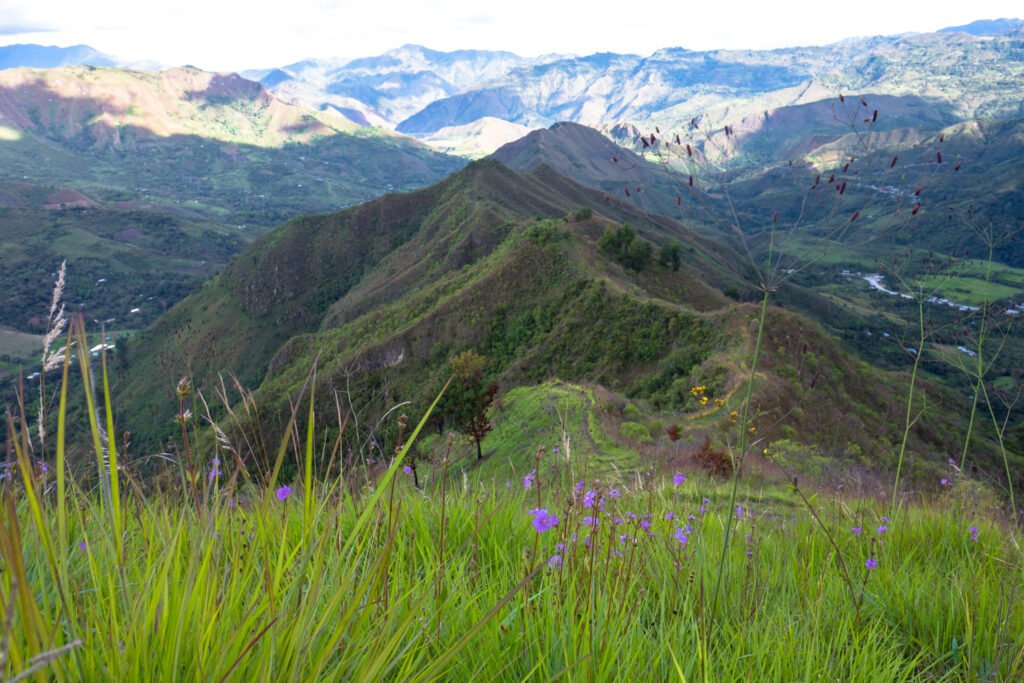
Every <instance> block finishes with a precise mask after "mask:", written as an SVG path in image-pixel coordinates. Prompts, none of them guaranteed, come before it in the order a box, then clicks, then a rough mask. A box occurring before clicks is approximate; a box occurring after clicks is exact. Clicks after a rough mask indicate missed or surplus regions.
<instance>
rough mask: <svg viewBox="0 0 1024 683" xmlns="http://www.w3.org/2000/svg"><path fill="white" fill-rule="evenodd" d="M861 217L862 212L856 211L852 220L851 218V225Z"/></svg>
mask: <svg viewBox="0 0 1024 683" xmlns="http://www.w3.org/2000/svg"><path fill="white" fill-rule="evenodd" d="M859 217H860V211H854V212H853V217H852V218H850V222H851V223H852V222H854V221H855V220H857V219H858V218H859Z"/></svg>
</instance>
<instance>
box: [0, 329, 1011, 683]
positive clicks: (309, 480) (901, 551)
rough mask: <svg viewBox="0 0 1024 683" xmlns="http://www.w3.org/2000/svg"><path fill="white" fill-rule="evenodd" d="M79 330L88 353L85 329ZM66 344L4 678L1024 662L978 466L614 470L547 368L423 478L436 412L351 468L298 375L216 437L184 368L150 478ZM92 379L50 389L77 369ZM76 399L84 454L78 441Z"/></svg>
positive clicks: (7, 556) (856, 675) (893, 677)
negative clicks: (295, 391)
mask: <svg viewBox="0 0 1024 683" xmlns="http://www.w3.org/2000/svg"><path fill="white" fill-rule="evenodd" d="M75 336H76V338H77V339H78V340H79V344H78V346H79V349H78V350H79V354H82V353H84V351H83V348H84V345H85V343H86V337H85V333H84V329H83V328H82V326H81V325H79V326H78V327H77V329H76V330H75ZM766 337H770V335H766ZM68 366H69V364H65V366H64V380H63V382H62V383H60V384H59V386H60V391H59V392H58V397H57V398H58V408H57V409H56V411H55V417H56V420H55V421H56V422H57V423H58V424H57V428H56V430H55V431H53V432H51V440H50V441H48V442H47V443H48V446H47V448H46V449H43V448H42V447H39V449H38V450H36V452H35V453H33V452H31V451H30V449H29V447H28V439H30V438H35V432H34V431H33V432H31V433H30V432H28V431H24V432H22V431H19V430H18V426H17V425H19V424H22V425H23V424H27V421H26V418H25V417H24V416H21V419H20V420H19V421H18V422H17V423H16V422H14V421H8V443H9V444H10V448H11V449H12V450H13V451H14V454H15V460H14V463H13V464H14V467H12V468H11V469H9V470H8V471H7V472H6V473H5V474H7V475H9V476H5V478H4V481H3V492H2V497H3V505H2V507H0V568H2V569H3V572H2V574H0V613H2V614H3V616H4V621H5V624H8V626H6V627H5V631H4V632H5V638H4V640H3V641H2V647H3V654H4V658H3V660H2V666H0V668H2V674H3V675H4V677H5V678H7V679H15V680H27V679H33V680H39V681H45V680H54V681H79V680H151V681H161V680H167V681H178V680H214V681H227V680H244V681H249V680H255V681H308V680H318V681H320V680H323V681H350V680H360V681H364V680H365V681H379V680H388V681H390V680H396V681H397V680H401V681H437V680H460V681H461V680H491V681H523V680H555V679H561V680H568V681H577V680H578V681H604V680H635V678H636V676H637V675H639V674H640V673H641V672H642V674H643V675H644V676H646V677H648V678H650V679H651V680H659V681H660V680H666V681H667V680H680V681H690V680H693V681H698V680H699V681H718V680H816V679H822V678H827V679H833V678H838V679H840V680H844V681H845V680H848V681H872V682H875V681H966V680H978V679H991V680H1007V681H1009V680H1019V679H1020V678H1021V676H1024V602H1022V601H1021V600H1020V590H1021V586H1022V585H1024V553H1022V550H1021V545H1020V541H1021V538H1020V536H1019V531H1018V530H1016V529H1013V530H1011V529H1009V528H1007V527H1006V526H1004V525H1001V524H1000V522H999V517H998V508H997V506H996V505H994V504H993V503H992V498H991V497H990V496H991V494H989V493H987V492H986V489H985V488H984V487H983V486H981V485H979V484H978V483H976V482H974V481H972V480H970V479H968V478H961V477H960V476H958V475H950V476H951V477H953V478H954V485H953V487H952V488H943V489H942V490H941V493H937V494H932V495H930V496H926V497H920V496H918V497H917V498H915V502H914V503H913V504H910V503H906V504H904V505H902V506H901V507H900V509H899V510H898V514H896V513H893V512H889V514H890V515H892V516H893V519H892V521H890V520H889V519H888V518H885V517H884V516H883V515H884V513H885V506H884V505H883V504H882V503H880V502H878V501H875V500H872V499H869V498H863V497H859V496H857V495H853V494H851V495H848V494H845V493H843V492H839V491H835V490H832V491H830V492H829V493H827V494H826V493H824V492H819V493H818V494H815V493H813V492H812V491H810V490H807V491H805V490H803V489H799V490H798V489H796V488H795V487H781V486H770V485H767V484H765V483H763V480H762V479H760V477H759V476H757V475H756V474H753V473H751V474H749V475H746V476H744V477H743V478H742V479H733V480H732V481H728V482H727V481H721V480H713V479H708V478H707V477H705V476H703V475H702V474H700V473H699V472H697V471H695V470H690V471H685V474H687V475H688V476H689V479H688V480H686V481H679V482H678V483H676V482H675V481H673V476H672V475H673V474H682V473H683V472H680V471H679V470H678V469H675V470H674V471H673V470H668V471H664V470H662V472H661V473H656V471H655V470H649V469H646V468H645V469H644V471H643V472H637V473H633V474H631V473H629V472H626V471H621V470H619V471H616V470H614V469H613V468H610V467H609V466H608V465H609V464H610V463H601V462H600V457H601V452H602V451H603V448H606V447H607V445H604V446H602V448H600V449H599V448H597V446H598V444H597V442H596V440H595V442H594V443H593V444H588V442H587V440H588V438H592V437H593V436H594V435H595V434H600V433H601V432H602V430H601V429H600V428H599V427H596V426H595V422H596V420H595V419H594V416H595V414H596V413H597V412H599V411H598V408H599V407H600V406H599V403H601V401H602V399H598V398H596V397H595V395H594V394H593V393H591V391H589V390H587V389H584V388H582V387H579V386H575V385H569V384H562V383H558V382H549V383H545V384H542V385H540V386H537V387H533V388H530V389H519V390H515V391H511V392H509V393H508V394H507V395H506V396H505V397H504V399H503V402H502V405H501V408H500V412H501V413H502V420H501V423H502V425H503V426H502V427H501V428H500V429H495V430H494V432H492V434H491V435H490V436H489V439H490V441H488V442H486V443H487V449H488V450H490V449H491V448H492V447H493V448H495V449H497V448H499V447H501V448H504V449H506V450H510V451H513V452H514V453H515V456H514V457H508V458H495V457H493V456H492V457H490V459H489V461H488V462H486V463H485V464H484V465H482V466H480V467H478V468H476V469H466V470H464V471H458V472H457V474H456V476H450V477H445V476H439V477H430V478H429V479H430V480H429V481H427V482H426V486H425V488H424V490H423V491H418V490H416V489H415V488H414V486H413V478H412V476H409V475H408V474H406V473H404V472H403V469H402V468H403V465H404V464H405V463H406V462H408V458H409V454H410V453H411V452H413V451H412V449H413V447H414V446H416V445H417V444H418V443H419V442H418V437H419V434H420V430H421V429H423V427H424V425H426V424H427V421H428V417H429V415H430V410H428V411H427V414H426V415H425V416H424V418H423V419H422V421H421V422H420V423H419V425H418V426H416V427H415V429H413V430H411V431H410V432H409V433H408V438H407V439H405V442H404V446H402V447H400V448H399V449H398V450H397V451H396V455H395V457H394V458H393V459H392V460H391V463H390V465H389V466H388V467H384V468H382V467H379V466H378V467H377V468H376V469H365V468H363V467H361V466H359V465H357V464H356V463H355V461H353V460H352V459H351V457H349V455H348V454H347V450H346V449H345V448H344V446H345V444H346V442H345V440H344V439H343V438H342V437H346V438H347V435H346V434H344V433H343V434H342V435H341V436H339V437H338V441H337V445H336V446H335V447H332V446H331V444H330V443H321V442H320V441H319V440H318V438H319V437H318V432H317V430H316V425H317V421H318V420H319V421H328V422H329V421H331V418H330V417H324V416H321V417H316V414H315V410H316V408H315V407H316V405H317V404H316V401H315V400H314V398H313V396H312V395H310V392H309V388H310V387H312V386H313V383H312V382H307V385H306V386H307V390H306V391H305V392H304V393H303V396H301V397H299V398H298V399H297V401H296V403H295V408H294V409H293V410H292V417H291V419H290V420H289V423H288V424H287V425H286V426H284V427H283V429H282V431H281V432H280V434H281V435H283V437H282V436H279V437H278V440H277V442H276V443H268V444H264V446H262V447H261V448H264V449H266V450H267V451H268V452H269V453H270V454H272V457H271V458H270V459H269V460H266V461H263V462H261V461H260V459H259V458H255V459H253V458H252V453H251V452H249V450H248V448H247V447H245V446H242V444H241V443H239V442H234V443H238V446H235V445H233V442H232V441H231V440H229V439H227V438H225V437H218V438H216V439H214V438H210V437H212V436H213V434H210V432H211V431H212V428H211V427H210V426H209V425H208V423H207V422H206V421H204V420H199V419H198V418H197V417H195V416H193V415H192V414H191V411H189V412H187V413H186V412H185V407H186V406H188V405H190V404H191V402H192V398H193V396H192V395H191V388H190V387H188V386H186V385H184V384H182V385H179V395H180V396H181V398H182V403H181V411H182V413H181V422H180V424H181V425H182V429H181V432H180V437H179V439H178V440H177V445H176V446H175V447H174V449H173V451H172V452H174V453H176V456H175V457H173V458H171V462H170V464H169V465H168V466H167V467H166V468H165V469H164V471H163V472H162V473H161V474H157V475H155V476H153V477H152V478H150V479H148V480H146V481H142V480H140V479H138V478H137V476H136V475H135V472H136V467H135V463H133V462H132V460H131V459H130V458H129V457H128V454H126V453H124V452H120V448H119V442H118V441H116V440H113V439H112V440H110V442H109V444H104V443H103V439H102V434H101V428H100V424H101V423H102V424H103V426H102V432H105V433H115V424H114V415H113V411H112V408H111V389H110V384H109V381H108V376H107V368H106V363H105V362H101V363H99V369H98V370H96V373H97V375H98V376H97V377H95V378H93V377H92V376H91V371H90V370H89V369H88V367H87V366H85V367H80V368H79V372H80V373H81V374H82V381H81V382H71V381H69V379H68V378H69V373H68ZM76 374H77V373H76ZM94 386H95V387H96V389H95V390H92V389H89V390H86V391H85V392H84V393H85V396H86V404H87V405H86V409H85V410H84V411H82V412H75V413H70V414H69V413H67V412H66V406H67V398H68V393H69V392H70V391H76V392H77V391H81V389H82V388H83V387H94ZM438 400H440V397H439V399H438ZM193 405H194V406H195V407H196V408H199V405H198V404H193ZM436 405H437V401H435V403H434V405H433V406H432V407H431V410H433V409H434V408H435V407H436ZM247 409H248V408H247ZM624 413H626V414H627V415H630V416H632V415H634V414H635V411H633V410H628V411H624ZM330 414H332V413H329V415H330ZM300 415H308V420H307V422H306V424H305V425H300V424H299V422H298V421H297V417H298V416H300ZM68 419H70V420H71V424H70V428H71V429H72V430H80V431H87V432H88V433H90V434H91V436H92V447H91V449H90V448H88V447H85V448H74V449H72V448H71V447H70V445H71V443H72V442H71V441H70V440H69V439H68V436H67V433H68V427H69V424H68ZM566 435H568V436H569V437H570V438H569V443H572V444H574V445H573V446H572V447H571V448H570V449H565V445H566V439H565V436H566ZM538 442H539V443H540V445H548V444H551V443H552V442H554V443H558V444H559V445H560V451H561V452H558V453H556V452H555V450H554V448H553V447H552V448H550V449H549V450H547V452H546V453H544V452H538V451H537V450H536V446H537V445H538ZM75 443H77V441H76V442H75ZM90 451H91V452H90ZM371 452H373V451H371ZM339 453H340V454H341V458H340V459H339V458H338V457H336V456H337V455H338V454H339ZM591 453H593V454H594V455H593V456H592V457H591V455H590V454H591ZM604 453H605V454H606V455H607V454H608V452H607V451H604ZM611 454H612V455H615V456H616V457H622V456H623V454H622V453H621V451H620V452H618V453H611ZM250 459H252V460H253V461H250V462H248V463H247V462H246V460H250ZM502 460H504V462H502ZM43 461H45V462H47V463H48V467H46V468H44V467H43V466H42V465H41V463H42V462H43ZM293 461H294V462H295V463H296V465H298V466H297V467H292V468H288V469H283V468H282V465H283V464H284V463H286V462H293ZM634 462H635V461H634ZM108 463H109V465H108ZM119 464H123V465H124V466H123V467H120V466H119ZM636 464H637V465H638V466H639V465H646V463H640V462H636ZM442 467H443V466H442ZM527 471H532V475H531V476H530V477H529V478H524V476H523V473H524V472H527ZM449 472H450V473H453V474H455V472H454V471H453V470H449ZM442 474H443V470H442ZM581 480H582V482H583V483H582V484H581V485H580V486H579V487H578V488H577V485H576V482H578V481H581ZM804 496H807V497H806V498H805V497H804ZM550 516H555V517H557V518H558V520H557V522H554V521H553V520H551V519H550ZM543 520H546V521H547V526H546V528H545V527H544V526H538V522H540V521H543ZM855 529H856V530H857V531H855ZM727 535H728V536H731V538H732V539H733V542H732V544H731V545H730V544H729V543H726V542H724V541H723V538H726V537H727ZM719 589H720V590H719ZM712 596H714V597H712Z"/></svg>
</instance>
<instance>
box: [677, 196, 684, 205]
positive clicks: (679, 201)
mask: <svg viewBox="0 0 1024 683" xmlns="http://www.w3.org/2000/svg"><path fill="white" fill-rule="evenodd" d="M682 205H683V198H682V197H680V196H679V195H676V206H682Z"/></svg>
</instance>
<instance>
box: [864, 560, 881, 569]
mask: <svg viewBox="0 0 1024 683" xmlns="http://www.w3.org/2000/svg"><path fill="white" fill-rule="evenodd" d="M864 566H865V567H867V568H868V571H871V570H872V569H874V568H875V567H877V566H878V561H877V560H875V558H873V557H869V558H868V560H867V562H865V563H864Z"/></svg>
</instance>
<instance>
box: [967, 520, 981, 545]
mask: <svg viewBox="0 0 1024 683" xmlns="http://www.w3.org/2000/svg"><path fill="white" fill-rule="evenodd" d="M967 533H968V534H970V536H969V538H970V540H972V541H974V542H975V543H977V542H978V533H979V531H978V525H977V524H972V525H971V528H970V529H968V530H967Z"/></svg>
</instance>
